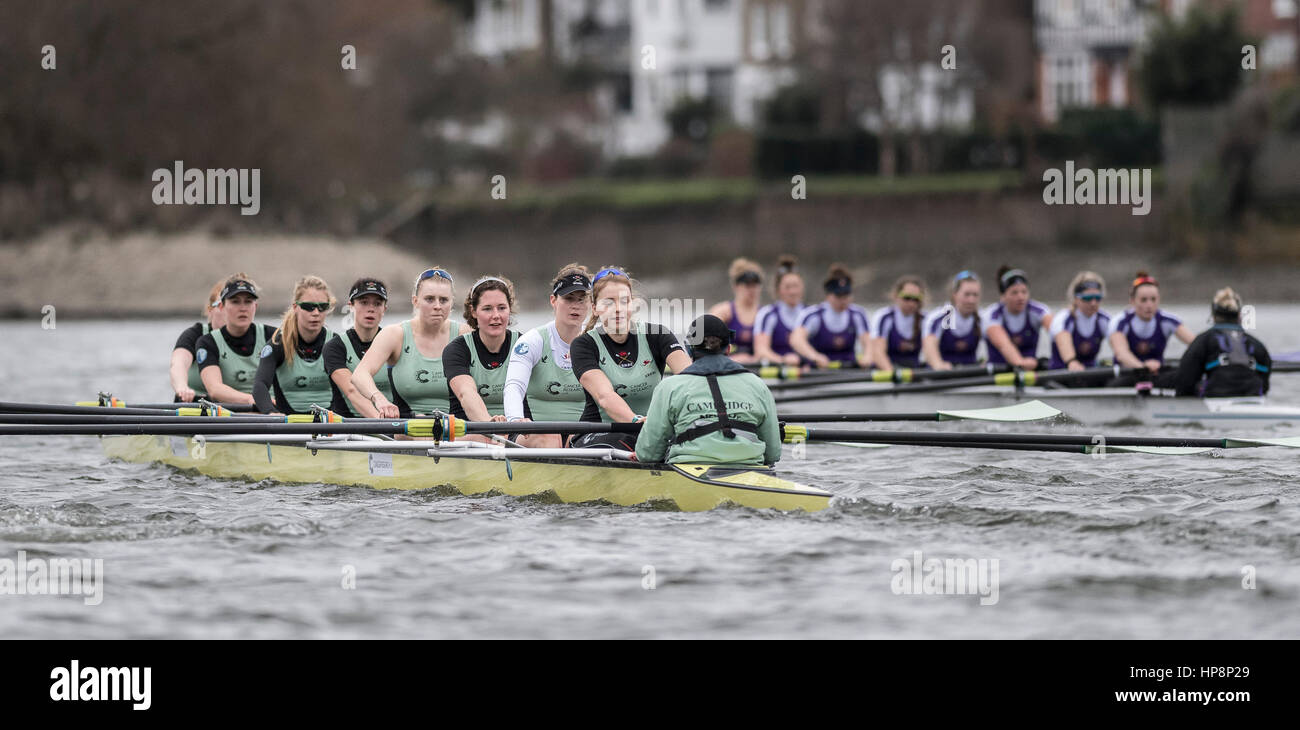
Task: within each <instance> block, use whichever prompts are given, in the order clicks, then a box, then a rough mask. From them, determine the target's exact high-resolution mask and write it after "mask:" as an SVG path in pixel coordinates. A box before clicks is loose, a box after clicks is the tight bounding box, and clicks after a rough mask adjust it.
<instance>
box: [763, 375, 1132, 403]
mask: <svg viewBox="0 0 1300 730" xmlns="http://www.w3.org/2000/svg"><path fill="white" fill-rule="evenodd" d="M1122 372H1124V369H1123V368H1119V367H1115V366H1112V367H1104V368H1087V369H1085V370H1047V371H1043V372H1037V371H1034V370H1017V371H1014V372H1009V373H997V374H995V375H988V376H982V377H978V378H956V379H953V380H940V381H936V382H933V383H908V384H906V385H895V386H894V387H892V388H853V389H844V388H838V389H830V390H827V391H826V392H817V393H800V394H795V395H785V396H778V397H777V398H776V402H777V403H778V404H779V403H796V402H799V401H809V400H826V399H829V398H856V397H858V396H867V395H897V394H900V393H930V392H934V391H937V390H949V389H952V388H966V387H971V386H977V385H1004V386H1016V387H1022V386H1026V385H1038V384H1040V383H1050V382H1059V381H1062V380H1072V379H1075V378H1088V377H1097V376H1100V375H1119V374H1120V373H1122Z"/></svg>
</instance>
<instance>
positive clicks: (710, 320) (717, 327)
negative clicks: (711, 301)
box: [686, 314, 735, 346]
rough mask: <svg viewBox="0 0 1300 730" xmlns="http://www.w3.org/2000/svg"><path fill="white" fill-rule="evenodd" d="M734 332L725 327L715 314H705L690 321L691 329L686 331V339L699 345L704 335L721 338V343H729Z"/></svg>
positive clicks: (692, 343) (694, 344)
mask: <svg viewBox="0 0 1300 730" xmlns="http://www.w3.org/2000/svg"><path fill="white" fill-rule="evenodd" d="M734 336H735V333H734V332H732V331H731V329H730V328H729V327H727V323H726V322H723V321H722V320H721V319H719V318H718V317H717V316H715V315H712V314H706V315H703V316H701V317H699V318H698V319H696V320H695V321H694V322H692V323H691V329H690V331H688V332H687V333H686V340H687V341H688V342H689V343H690V344H691V345H692V346H696V345H700V344H701V343H703V342H704V338H705V337H717V338H718V339H720V340H722V342H723V344H731V338H732V337H734Z"/></svg>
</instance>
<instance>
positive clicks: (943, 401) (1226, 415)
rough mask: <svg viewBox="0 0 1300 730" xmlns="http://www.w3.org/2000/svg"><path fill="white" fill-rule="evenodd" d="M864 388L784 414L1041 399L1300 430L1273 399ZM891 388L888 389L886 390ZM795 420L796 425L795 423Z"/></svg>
mask: <svg viewBox="0 0 1300 730" xmlns="http://www.w3.org/2000/svg"><path fill="white" fill-rule="evenodd" d="M862 387H863V386H861V385H858V386H849V385H844V386H827V387H826V390H825V391H824V392H826V393H828V394H830V393H834V392H837V391H844V392H846V394H845V395H844V396H841V397H838V398H825V399H818V400H807V401H797V402H793V403H782V402H781V401H780V399H779V396H778V401H777V404H778V407H779V409H780V411H781V413H782V414H783V415H791V414H793V415H794V416H795V417H796V418H797V414H799V413H824V412H827V411H831V412H842V413H849V412H859V411H860V412H885V413H912V412H919V411H939V410H959V409H960V410H966V409H980V408H998V407H1002V406H1010V405H1015V404H1018V403H1025V402H1028V401H1033V400H1039V401H1042V402H1044V403H1046V404H1047V405H1049V406H1052V407H1053V408H1056V409H1057V410H1059V411H1061V414H1062V418H1064V419H1066V420H1069V421H1074V422H1076V423H1080V424H1083V425H1089V426H1092V425H1097V426H1100V425H1108V424H1111V425H1113V424H1143V425H1159V424H1164V423H1170V424H1186V423H1201V424H1206V425H1210V424H1240V423H1247V424H1251V425H1260V426H1268V425H1279V424H1295V425H1300V408H1297V407H1292V406H1282V405H1272V404H1270V403H1269V402H1268V399H1267V398H1263V397H1245V398H1194V397H1177V396H1174V395H1173V393H1172V392H1171V391H1164V390H1158V389H1157V390H1154V391H1151V392H1150V393H1147V394H1139V393H1137V392H1136V391H1134V389H1132V388H1044V387H1041V386H1032V387H1025V388H1022V389H1020V390H1019V391H1017V390H1015V389H1013V388H1008V387H1004V386H975V387H968V388H955V389H952V390H944V391H934V392H929V393H899V394H894V395H857V396H855V395H851V394H848V393H847V391H850V390H853V389H855V388H856V389H861V388H862ZM884 387H887V386H882V388H884ZM790 420H794V418H791V419H790Z"/></svg>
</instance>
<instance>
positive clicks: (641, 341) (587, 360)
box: [570, 266, 691, 451]
mask: <svg viewBox="0 0 1300 730" xmlns="http://www.w3.org/2000/svg"><path fill="white" fill-rule="evenodd" d="M633 286H634V282H633V280H632V277H631V276H629V275H628V273H627V272H626V271H624V270H622V269H619V268H617V267H612V266H607V267H605V268H602V269H601V270H599V271H597V272H596V275H595V276H593V277H592V279H591V298H592V302H593V305H594V306H593V307H592V314H591V318H590V319H589V320H588V321H587V325H586V332H585V333H584V334H582V335H581V336H580V337H578V338H576V339H575V340H574V341H573V344H572V346H571V347H570V353H571V354H572V355H573V372H574V374H575V375H577V376H578V382H579V383H581V384H582V388H583V390H584V391H585V392H586V398H585V401H586V404H585V406H584V408H583V410H582V420H583V421H589V422H600V421H604V422H606V423H635V422H639V421H642V420H644V418H645V413H646V411H647V410H649V408H650V399H651V397H652V396H653V395H654V389H655V386H656V385H658V384H659V381H661V380H663V373H664V369H665V368H671V369H672V371H673V372H674V373H680V372H682V371H683V370H685V369H686V368H687V367H689V366H690V364H691V358H690V355H687V354H686V349H685V348H684V347H683V346H682V343H681V342H680V341H679V340H678V339H677V336H676V335H675V334H673V332H672V330H670V329H668V328H667V327H664V326H662V325H660V324H658V323H655V322H641V321H639V320H638V319H637V318H636V308H635V307H634V306H633V295H634V294H633ZM629 436H630V434H586V435H584V436H581V437H578V438H575V439H574V440H573V445H574V446H595V445H608V446H614V447H615V448H620V449H624V450H627V451H632V450H634V448H635V446H634V443H635V439H633V438H629Z"/></svg>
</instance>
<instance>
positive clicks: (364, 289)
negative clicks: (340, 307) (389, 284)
mask: <svg viewBox="0 0 1300 730" xmlns="http://www.w3.org/2000/svg"><path fill="white" fill-rule="evenodd" d="M367 294H374V295H375V296H377V297H379V298H380V299H383V300H384V301H388V289H387V288H385V287H384V283H383V282H382V281H380V280H378V279H362V280H361V281H358V282H357V283H356V284H355V285H353V287H352V291H350V292H348V301H349V302H350V301H352V300H354V299H356V298H357V297H363V296H365V295H367Z"/></svg>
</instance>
